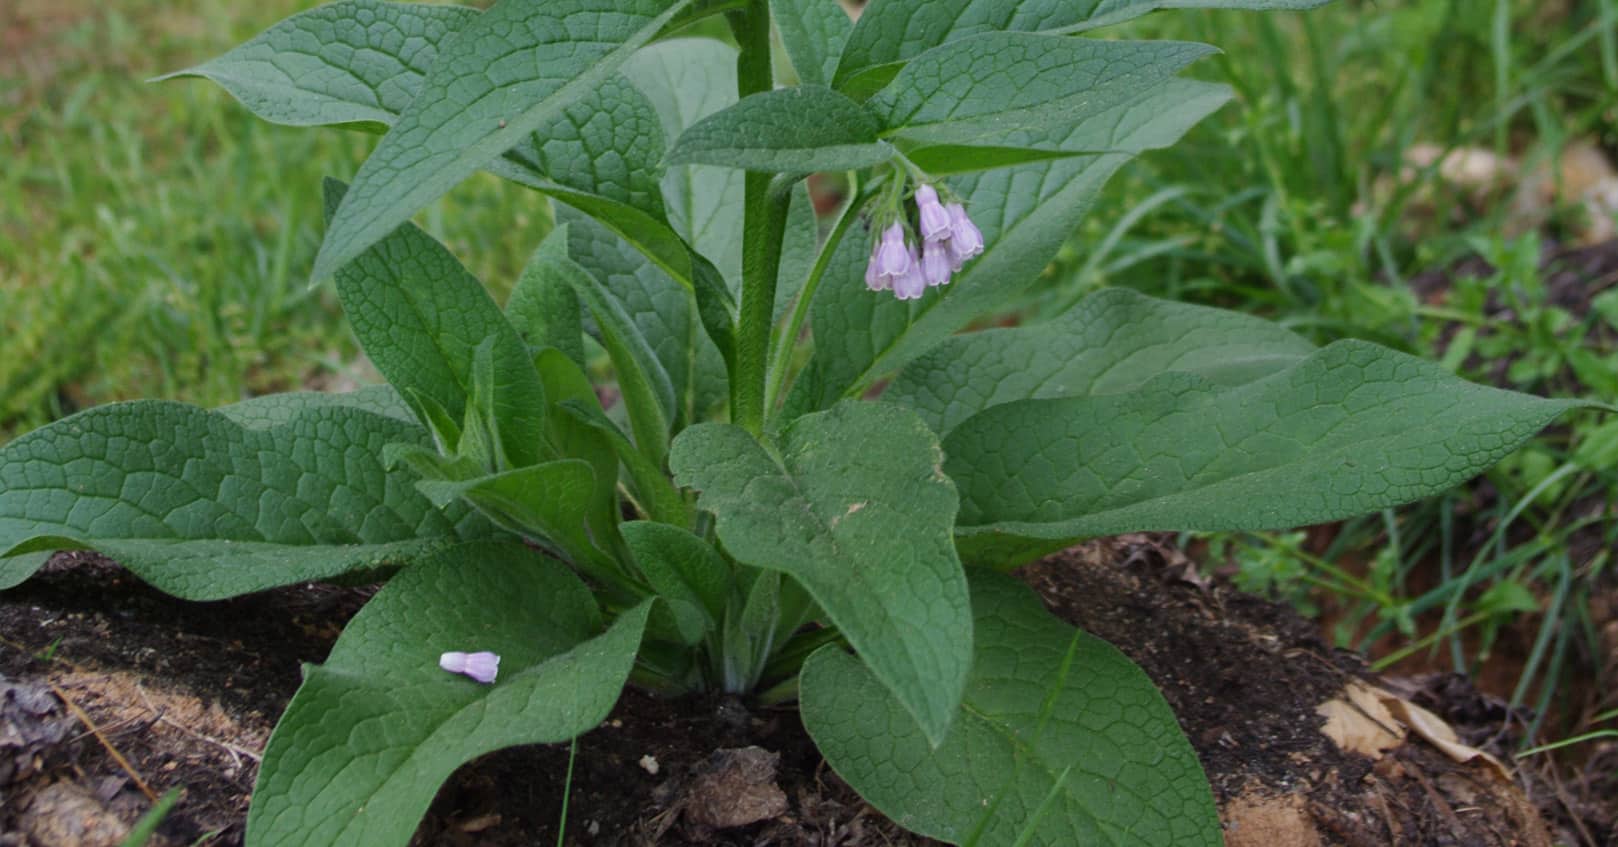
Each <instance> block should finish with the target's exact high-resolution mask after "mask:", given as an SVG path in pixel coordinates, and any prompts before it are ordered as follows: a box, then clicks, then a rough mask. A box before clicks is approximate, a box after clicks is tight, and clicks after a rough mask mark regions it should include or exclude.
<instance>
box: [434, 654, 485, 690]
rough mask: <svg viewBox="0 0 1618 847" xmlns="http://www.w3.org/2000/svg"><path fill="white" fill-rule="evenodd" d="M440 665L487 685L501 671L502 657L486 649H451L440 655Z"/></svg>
mask: <svg viewBox="0 0 1618 847" xmlns="http://www.w3.org/2000/svg"><path fill="white" fill-rule="evenodd" d="M438 666H439V667H441V668H443V669H444V670H446V671H449V672H450V673H458V674H462V675H464V676H469V677H471V678H473V679H475V680H477V681H478V682H481V683H483V684H485V685H487V684H489V683H491V682H494V678H495V676H496V675H497V674H499V673H500V657H499V656H498V655H496V654H494V653H490V652H488V651H486V650H485V651H482V652H479V653H461V652H458V651H450V652H448V653H445V654H444V655H442V656H439V657H438Z"/></svg>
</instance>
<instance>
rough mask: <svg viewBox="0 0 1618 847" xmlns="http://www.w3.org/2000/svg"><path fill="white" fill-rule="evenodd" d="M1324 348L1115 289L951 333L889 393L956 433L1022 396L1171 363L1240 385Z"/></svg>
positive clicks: (1247, 322) (1100, 388)
mask: <svg viewBox="0 0 1618 847" xmlns="http://www.w3.org/2000/svg"><path fill="white" fill-rule="evenodd" d="M1314 350H1315V346H1314V345H1313V344H1311V343H1309V341H1307V340H1306V339H1304V338H1302V337H1301V336H1298V335H1296V334H1294V333H1292V332H1290V331H1288V330H1286V329H1284V328H1282V327H1280V326H1278V325H1276V324H1274V323H1271V322H1269V321H1266V320H1262V319H1260V318H1255V317H1252V316H1251V315H1244V314H1241V313H1239V312H1231V311H1226V310H1223V309H1210V308H1207V307H1206V306H1192V305H1187V304H1183V303H1175V302H1172V301H1168V300H1155V299H1153V298H1151V297H1147V296H1145V295H1143V294H1138V293H1136V292H1134V291H1131V290H1129V289H1127V288H1109V289H1106V290H1104V291H1100V292H1097V293H1095V294H1093V295H1091V296H1089V297H1087V298H1085V299H1084V300H1083V301H1081V302H1080V303H1079V304H1078V305H1076V306H1074V307H1073V308H1072V309H1069V310H1068V311H1067V312H1066V313H1064V314H1061V315H1058V316H1057V317H1055V318H1053V319H1051V320H1048V321H1045V322H1043V323H1036V324H1031V325H1028V326H1021V327H1016V328H1013V329H991V330H985V331H983V332H974V333H969V334H966V335H960V336H956V337H955V338H951V339H949V340H948V341H945V342H944V343H943V344H940V345H938V346H937V347H935V348H933V349H932V350H931V351H929V352H928V353H927V354H926V355H924V356H922V357H920V358H918V359H916V360H915V361H914V362H911V363H910V364H909V365H907V366H906V367H905V369H904V370H903V371H900V373H899V376H898V377H896V378H895V379H894V381H893V383H892V384H890V385H889V386H888V388H887V390H886V391H884V392H883V394H882V396H883V399H886V400H893V401H895V402H900V403H904V404H905V405H907V406H910V407H911V408H912V409H915V410H916V411H917V412H919V413H921V416H922V417H923V418H926V420H927V423H928V424H930V425H931V426H932V427H933V429H934V431H936V432H939V433H948V432H949V431H950V430H952V429H954V428H955V426H956V425H957V424H959V423H960V422H961V421H964V420H966V419H967V418H969V417H971V416H972V415H975V414H977V413H978V412H981V411H983V410H984V409H987V408H989V407H990V406H998V405H1000V404H1001V403H1009V402H1012V401H1013V400H1029V399H1039V398H1046V397H1077V396H1081V395H1085V394H1117V393H1119V392H1123V391H1132V390H1134V389H1136V388H1139V387H1140V385H1141V384H1142V383H1144V382H1146V381H1147V380H1149V379H1151V378H1153V377H1155V376H1158V375H1160V374H1163V373H1166V372H1169V371H1183V372H1185V373H1193V374H1197V375H1199V376H1202V377H1204V378H1206V379H1208V380H1209V381H1210V382H1212V383H1214V384H1217V385H1236V384H1240V383H1243V382H1249V381H1251V380H1254V379H1258V378H1260V377H1263V376H1267V375H1269V374H1271V373H1274V372H1275V371H1278V370H1280V369H1282V368H1286V367H1289V366H1292V365H1295V364H1297V363H1298V362H1299V361H1300V360H1301V359H1303V358H1304V357H1305V356H1307V355H1309V354H1310V353H1312V352H1314Z"/></svg>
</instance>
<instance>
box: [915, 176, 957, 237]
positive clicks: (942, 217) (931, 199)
mask: <svg viewBox="0 0 1618 847" xmlns="http://www.w3.org/2000/svg"><path fill="white" fill-rule="evenodd" d="M916 211H917V213H918V217H919V218H920V220H921V238H922V240H923V241H926V242H928V243H932V242H935V241H945V240H947V239H948V238H949V237H950V235H951V229H950V227H951V221H950V216H949V212H948V211H947V210H945V208H944V207H943V206H942V205H940V204H939V202H938V191H937V190H935V189H934V188H933V187H932V186H931V185H923V186H919V187H918V188H916Z"/></svg>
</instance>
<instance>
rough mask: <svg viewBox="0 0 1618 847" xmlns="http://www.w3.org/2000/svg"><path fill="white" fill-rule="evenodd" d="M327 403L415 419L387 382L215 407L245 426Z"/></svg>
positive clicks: (292, 415) (289, 417)
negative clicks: (330, 391) (345, 389)
mask: <svg viewBox="0 0 1618 847" xmlns="http://www.w3.org/2000/svg"><path fill="white" fill-rule="evenodd" d="M328 406H346V407H349V408H353V409H361V410H364V411H367V412H372V413H375V414H378V415H383V416H386V417H390V418H395V419H398V420H401V421H405V422H407V423H409V422H413V421H415V420H416V416H415V414H414V413H412V412H411V411H410V406H409V405H408V404H406V403H405V402H404V400H402V399H401V398H400V397H399V392H398V391H396V390H395V389H394V387H393V386H391V385H367V386H365V387H364V388H356V389H355V390H353V391H347V392H343V393H340V394H328V393H325V392H322V391H293V392H288V393H286V394H265V395H263V396H261V397H253V398H250V399H247V400H242V401H240V402H237V403H232V404H230V405H228V406H220V407H219V408H218V409H216V410H215V411H217V412H219V414H221V415H224V416H225V417H227V418H230V419H231V420H233V421H235V422H236V423H239V424H241V425H242V426H245V427H248V428H249V429H263V428H265V427H271V426H279V425H281V424H284V423H286V422H287V421H290V420H292V419H293V418H295V417H297V416H298V415H300V414H302V413H303V412H305V411H307V410H309V409H313V408H324V407H328Z"/></svg>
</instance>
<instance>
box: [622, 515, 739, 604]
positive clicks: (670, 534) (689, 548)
mask: <svg viewBox="0 0 1618 847" xmlns="http://www.w3.org/2000/svg"><path fill="white" fill-rule="evenodd" d="M618 531H619V532H621V533H622V534H623V537H624V542H625V543H626V544H628V545H629V550H630V552H631V553H632V554H633V555H634V557H635V563H636V564H637V565H639V566H640V569H641V572H642V573H644V574H645V575H646V579H647V581H648V582H650V583H651V584H652V587H653V588H655V589H656V590H657V593H658V595H659V596H662V597H667V598H672V599H677V600H683V601H685V602H687V603H690V604H692V605H693V606H696V607H697V608H699V609H702V610H703V611H704V612H705V613H706V614H707V616H708V622H709V623H710V624H715V623H717V622H718V621H721V620H723V619H724V617H725V607H726V605H727V604H728V602H729V600H730V592H731V588H732V585H731V584H732V582H733V574H732V573H731V566H730V565H729V564H727V563H726V562H725V560H724V557H722V556H720V555H719V551H717V550H715V549H713V547H712V546H711V545H709V544H708V542H706V541H703V540H702V539H701V538H698V537H697V536H695V535H692V534H691V533H690V532H689V531H688V530H684V529H681V528H680V527H677V526H670V525H668V524H666V523H657V522H655V521H629V522H627V523H624V524H622V525H620V526H619V527H618Z"/></svg>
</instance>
